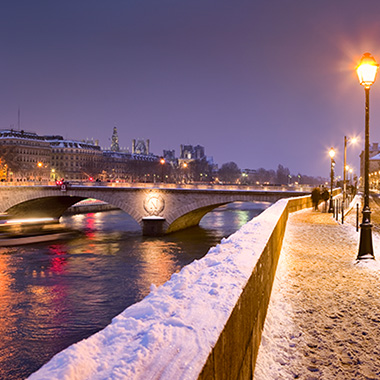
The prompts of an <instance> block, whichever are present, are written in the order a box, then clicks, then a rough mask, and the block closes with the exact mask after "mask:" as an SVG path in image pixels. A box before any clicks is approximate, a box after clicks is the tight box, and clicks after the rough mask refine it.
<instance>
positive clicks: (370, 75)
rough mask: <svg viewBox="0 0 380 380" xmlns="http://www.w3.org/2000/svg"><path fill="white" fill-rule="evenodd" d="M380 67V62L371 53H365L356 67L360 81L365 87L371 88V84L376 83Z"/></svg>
mask: <svg viewBox="0 0 380 380" xmlns="http://www.w3.org/2000/svg"><path fill="white" fill-rule="evenodd" d="M378 69H379V64H378V63H377V62H376V60H375V58H373V56H372V55H371V54H370V53H364V54H363V56H362V58H361V60H360V63H359V65H358V67H357V68H356V73H357V74H358V78H359V83H360V84H361V85H362V86H364V87H365V88H370V87H371V85H373V84H374V83H375V80H376V74H377V70H378Z"/></svg>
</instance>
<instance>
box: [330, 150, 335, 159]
mask: <svg viewBox="0 0 380 380" xmlns="http://www.w3.org/2000/svg"><path fill="white" fill-rule="evenodd" d="M329 156H330V158H334V156H335V150H334V148H331V149H330V151H329Z"/></svg>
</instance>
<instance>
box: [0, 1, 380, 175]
mask: <svg viewBox="0 0 380 380" xmlns="http://www.w3.org/2000/svg"><path fill="white" fill-rule="evenodd" d="M343 5H344V7H343ZM365 6H368V8H366V7H365ZM1 9H2V12H1V16H0V17H1V21H2V22H1V23H0V28H1V35H2V37H1V39H0V43H1V46H2V48H3V49H2V50H3V54H2V60H1V62H0V67H1V74H0V78H1V83H2V90H1V91H0V115H1V117H0V128H2V129H5V128H9V127H11V126H12V125H13V127H14V128H17V127H18V110H19V109H20V110H21V122H20V128H21V129H24V130H27V131H34V132H36V133H38V134H41V135H43V134H61V135H63V136H64V138H72V139H78V140H81V139H91V138H93V139H99V144H100V145H101V146H102V147H108V146H110V144H111V141H110V137H111V132H110V131H112V128H113V127H114V126H116V127H117V128H118V133H119V139H120V145H121V146H122V147H124V146H126V142H128V144H129V143H130V141H132V139H134V138H143V139H150V141H151V151H152V152H155V153H156V152H160V153H159V154H161V153H162V152H163V150H164V149H173V148H174V147H175V150H176V151H177V149H178V146H179V144H196V143H200V144H201V145H203V146H205V147H206V148H207V154H208V155H210V156H213V157H214V160H215V162H217V163H218V164H220V165H221V164H223V163H225V162H229V161H234V162H236V163H237V165H238V166H239V167H240V168H242V169H244V168H253V169H256V168H260V167H263V168H265V169H276V168H277V166H278V164H282V165H284V166H286V167H288V168H289V169H290V170H291V172H293V173H298V172H299V173H302V174H307V175H312V176H323V177H326V176H327V175H328V173H329V157H328V154H327V151H328V149H329V148H330V147H331V146H333V147H335V149H336V150H337V159H336V160H337V170H338V171H340V168H341V166H342V153H343V138H344V135H347V136H351V135H358V136H359V137H361V142H360V144H359V145H357V146H356V147H349V149H348V161H347V162H348V163H349V164H351V165H353V166H354V168H355V171H356V172H357V173H358V172H359V154H360V152H361V150H362V147H363V143H362V141H363V129H364V107H363V105H364V92H363V89H362V88H361V87H360V86H359V84H358V81H357V78H356V73H355V65H356V64H357V61H358V60H359V58H360V56H361V55H362V54H363V53H364V52H365V51H370V52H371V53H372V54H373V55H374V57H375V58H376V59H378V60H380V49H379V47H378V44H377V43H376V42H377V38H378V36H379V26H378V25H377V24H378V22H377V15H378V14H379V12H380V4H378V3H377V2H376V1H372V0H366V1H364V2H361V3H360V4H359V3H357V2H354V1H344V3H343V1H337V2H334V3H331V2H328V1H324V0H323V1H319V2H318V3H315V2H303V3H302V4H300V2H298V1H293V0H289V1H287V2H286V3H285V2H282V1H273V2H270V3H269V2H248V1H242V2H239V3H236V2H232V1H224V0H222V1H214V0H207V1H199V0H194V1H191V2H181V3H174V2H171V1H167V0H164V1H162V2H160V3H159V4H157V3H156V2H154V1H150V0H146V1H144V2H123V1H118V0H114V1H112V2H108V3H107V4H106V3H104V2H100V1H91V2H90V1H82V2H80V3H78V2H74V1H68V2H65V3H59V4H56V3H55V4H53V3H49V2H46V1H35V2H33V3H30V2H26V1H21V2H17V3H13V2H12V3H8V4H6V5H2V7H1ZM379 101H380V87H379V84H378V83H375V84H374V86H373V89H372V92H371V103H372V105H373V106H372V107H371V115H370V117H371V142H373V141H379V140H380V129H379V128H377V125H379V124H380V112H379V110H378V107H376V104H377V103H378V102H379Z"/></svg>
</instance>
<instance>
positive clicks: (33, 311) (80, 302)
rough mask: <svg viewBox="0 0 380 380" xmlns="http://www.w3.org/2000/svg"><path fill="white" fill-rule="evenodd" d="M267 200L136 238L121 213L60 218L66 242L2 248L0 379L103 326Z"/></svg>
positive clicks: (20, 373) (21, 372) (27, 369)
mask: <svg viewBox="0 0 380 380" xmlns="http://www.w3.org/2000/svg"><path fill="white" fill-rule="evenodd" d="M268 206H269V204H262V203H261V204H253V203H250V204H246V203H243V204H232V205H228V206H223V207H221V208H219V209H216V210H214V211H213V212H211V213H209V214H207V215H206V216H205V217H204V218H203V219H202V221H201V223H200V226H199V227H194V228H191V229H187V230H184V231H180V232H177V233H174V234H171V235H168V236H165V237H162V238H153V237H143V236H141V231H140V227H139V226H138V225H137V223H136V222H135V221H133V220H132V218H130V217H129V216H128V215H126V214H125V213H123V212H121V211H111V212H104V213H89V214H82V215H74V216H68V217H64V218H63V220H62V222H63V223H65V224H66V225H68V226H70V227H71V228H74V229H76V230H80V231H82V234H80V235H79V236H78V237H75V238H73V239H72V240H69V241H59V242H54V243H43V244H34V245H29V246H20V247H11V248H0V379H3V378H4V379H9V380H11V379H19V378H24V377H26V376H27V375H29V374H30V373H32V372H34V371H35V370H36V369H38V368H39V367H40V366H41V365H42V364H43V363H45V362H46V361H47V360H49V359H50V358H51V357H52V356H53V355H54V354H55V353H57V352H59V351H61V350H62V349H63V348H65V347H67V346H68V345H70V344H72V343H74V342H76V341H78V340H81V339H83V338H85V337H87V336H89V335H91V334H93V333H94V332H95V331H98V330H99V329H101V328H103V327H105V326H106V325H107V324H109V323H110V321H111V319H112V318H113V317H114V316H115V315H117V314H119V313H120V312H121V311H122V310H124V309H125V308H126V307H128V306H129V305H131V304H133V303H135V302H137V301H139V300H141V299H142V298H143V297H145V296H146V295H147V294H148V293H149V289H150V285H151V284H152V283H154V284H155V285H157V286H159V285H161V284H163V283H164V282H166V281H167V280H168V279H169V278H170V276H171V275H172V274H173V273H174V272H176V271H179V270H180V269H181V268H182V267H183V266H184V265H187V264H188V263H190V262H192V261H193V260H194V259H199V258H201V257H202V256H203V255H204V254H205V253H206V252H207V251H208V249H209V248H210V247H211V246H213V245H216V244H217V243H218V242H219V241H220V240H221V239H222V238H223V237H225V236H228V235H230V234H231V233H233V232H234V231H236V230H237V229H239V228H240V227H241V226H242V225H243V224H245V223H246V222H247V221H249V220H250V219H251V218H252V217H253V216H255V215H257V214H258V213H260V212H261V211H262V210H263V209H265V208H266V207H268Z"/></svg>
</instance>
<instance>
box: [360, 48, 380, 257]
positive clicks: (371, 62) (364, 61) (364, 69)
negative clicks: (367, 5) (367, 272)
mask: <svg viewBox="0 0 380 380" xmlns="http://www.w3.org/2000/svg"><path fill="white" fill-rule="evenodd" d="M378 69H379V65H378V63H377V62H376V60H375V58H374V57H373V56H372V55H371V54H370V53H364V54H363V56H362V58H361V60H360V63H359V65H358V67H357V68H356V73H357V75H358V79H359V83H360V84H361V85H362V86H363V87H364V92H365V123H364V124H365V125H364V129H365V141H364V207H363V211H362V214H363V219H362V223H361V225H360V243H359V252H358V257H357V259H358V260H360V259H367V258H370V259H374V258H375V255H374V252H373V246H372V224H371V210H370V208H369V89H370V87H371V86H372V85H373V84H374V83H375V80H376V75H377V70H378Z"/></svg>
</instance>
